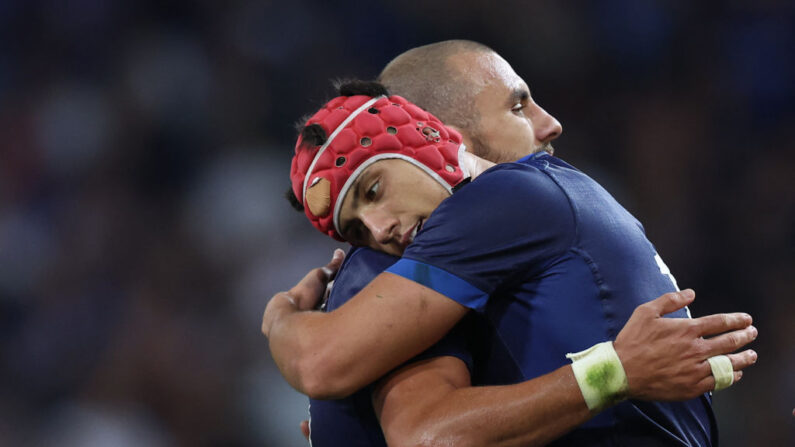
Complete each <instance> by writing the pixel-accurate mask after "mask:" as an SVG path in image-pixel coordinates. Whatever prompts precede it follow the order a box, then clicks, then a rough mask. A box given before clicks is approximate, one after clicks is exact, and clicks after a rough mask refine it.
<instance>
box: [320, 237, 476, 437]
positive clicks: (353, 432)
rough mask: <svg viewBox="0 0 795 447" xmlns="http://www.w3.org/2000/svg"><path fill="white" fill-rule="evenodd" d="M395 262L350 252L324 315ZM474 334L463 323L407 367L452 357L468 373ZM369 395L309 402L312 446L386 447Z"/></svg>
mask: <svg viewBox="0 0 795 447" xmlns="http://www.w3.org/2000/svg"><path fill="white" fill-rule="evenodd" d="M397 259H398V258H395V257H393V256H390V255H387V254H384V253H380V252H377V251H373V250H370V249H368V248H352V249H351V250H350V251H349V252H348V255H347V256H346V258H345V262H344V263H343V265H342V268H341V269H340V271H339V273H338V274H337V278H336V279H335V281H334V286H333V287H332V289H331V294H330V296H329V299H328V302H327V303H326V311H333V310H334V309H337V308H338V307H340V306H341V305H343V304H344V303H345V302H346V301H348V300H349V299H350V298H352V297H353V296H354V295H356V294H357V293H358V292H359V291H360V290H361V289H362V288H364V286H366V285H367V284H369V283H370V281H371V280H372V279H373V278H375V277H376V276H378V274H379V273H382V272H383V271H384V270H385V269H386V268H387V267H389V266H390V265H392V264H393V263H394V262H395V261H397ZM475 333H478V332H473V328H472V322H471V321H470V320H468V319H467V320H464V321H462V322H461V323H459V325H457V326H456V327H455V328H454V329H453V330H452V331H450V333H449V334H447V335H446V336H445V337H444V338H443V339H442V340H440V341H439V342H438V343H437V344H436V345H434V346H432V347H431V348H429V349H428V350H427V351H425V352H423V353H422V354H420V355H418V356H417V357H415V358H413V359H412V360H410V361H409V362H408V363H413V362H417V361H420V360H425V359H428V358H433V357H440V356H453V357H457V358H459V359H461V361H463V362H464V363H465V364H466V365H467V367H468V368H469V370H470V371H472V355H471V354H470V351H469V349H470V346H469V342H470V340H468V339H467V337H471V336H472V335H473V334H475ZM371 392H372V387H366V388H364V389H362V390H360V391H358V392H357V393H355V394H354V395H352V396H350V397H348V398H346V399H340V400H328V401H322V400H316V399H310V402H309V403H310V405H309V414H310V433H311V434H310V439H311V440H312V446H313V447H337V446H339V447H343V446H344V447H375V446H386V441H385V440H384V435H383V432H382V431H381V426H380V424H379V423H378V419H377V418H376V416H375V413H374V410H373V406H372V401H371V400H370V395H371Z"/></svg>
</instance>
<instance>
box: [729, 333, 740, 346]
mask: <svg viewBox="0 0 795 447" xmlns="http://www.w3.org/2000/svg"><path fill="white" fill-rule="evenodd" d="M726 339H727V340H728V344H729V346H731V347H735V346H739V345H740V337H738V336H737V333H736V332H729V333H728V334H726Z"/></svg>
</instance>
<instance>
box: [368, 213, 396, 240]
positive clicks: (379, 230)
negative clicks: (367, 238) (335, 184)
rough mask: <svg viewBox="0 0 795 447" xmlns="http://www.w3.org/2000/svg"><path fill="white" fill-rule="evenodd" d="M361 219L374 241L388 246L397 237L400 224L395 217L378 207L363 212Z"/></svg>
mask: <svg viewBox="0 0 795 447" xmlns="http://www.w3.org/2000/svg"><path fill="white" fill-rule="evenodd" d="M361 219H362V223H363V224H364V226H365V227H367V230H368V231H370V234H371V235H372V236H373V239H375V240H376V242H378V243H379V244H386V243H388V242H389V241H390V240H391V239H392V238H393V237H394V236H395V230H396V229H397V228H398V223H399V221H398V219H397V218H396V217H395V216H393V215H392V214H390V213H389V212H387V211H385V210H383V209H381V208H376V207H372V208H368V209H366V210H363V211H362V215H361Z"/></svg>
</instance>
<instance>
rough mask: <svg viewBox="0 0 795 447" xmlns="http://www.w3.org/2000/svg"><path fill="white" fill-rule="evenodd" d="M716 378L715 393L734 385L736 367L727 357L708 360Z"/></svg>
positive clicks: (718, 356) (722, 356)
mask: <svg viewBox="0 0 795 447" xmlns="http://www.w3.org/2000/svg"><path fill="white" fill-rule="evenodd" d="M707 361H708V362H709V367H710V368H712V376H713V377H715V391H720V390H722V389H724V388H728V387H730V386H732V384H733V383H734V367H732V361H731V360H729V358H728V357H726V356H725V355H716V356H714V357H710V358H708V359H707Z"/></svg>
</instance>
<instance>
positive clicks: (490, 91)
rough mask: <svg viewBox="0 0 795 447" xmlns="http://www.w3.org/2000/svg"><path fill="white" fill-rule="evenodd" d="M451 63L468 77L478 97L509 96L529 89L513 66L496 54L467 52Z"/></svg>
mask: <svg viewBox="0 0 795 447" xmlns="http://www.w3.org/2000/svg"><path fill="white" fill-rule="evenodd" d="M450 62H451V64H452V65H453V67H454V68H456V69H457V70H459V71H460V72H461V73H463V74H465V75H466V78H467V80H468V81H469V82H471V85H472V87H473V88H475V89H477V93H476V94H477V95H478V96H485V95H483V93H486V95H488V96H491V95H498V94H502V95H503V98H501V99H505V98H504V96H505V95H509V94H510V92H512V91H514V90H519V89H525V90H526V89H527V84H526V83H525V82H524V79H522V78H520V77H519V75H517V74H516V72H515V71H514V70H513V68H512V67H511V65H510V64H509V63H508V61H506V60H505V59H503V58H502V57H500V55H498V54H497V53H494V52H467V53H462V54H459V55H455V56H452V57H451V58H450Z"/></svg>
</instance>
